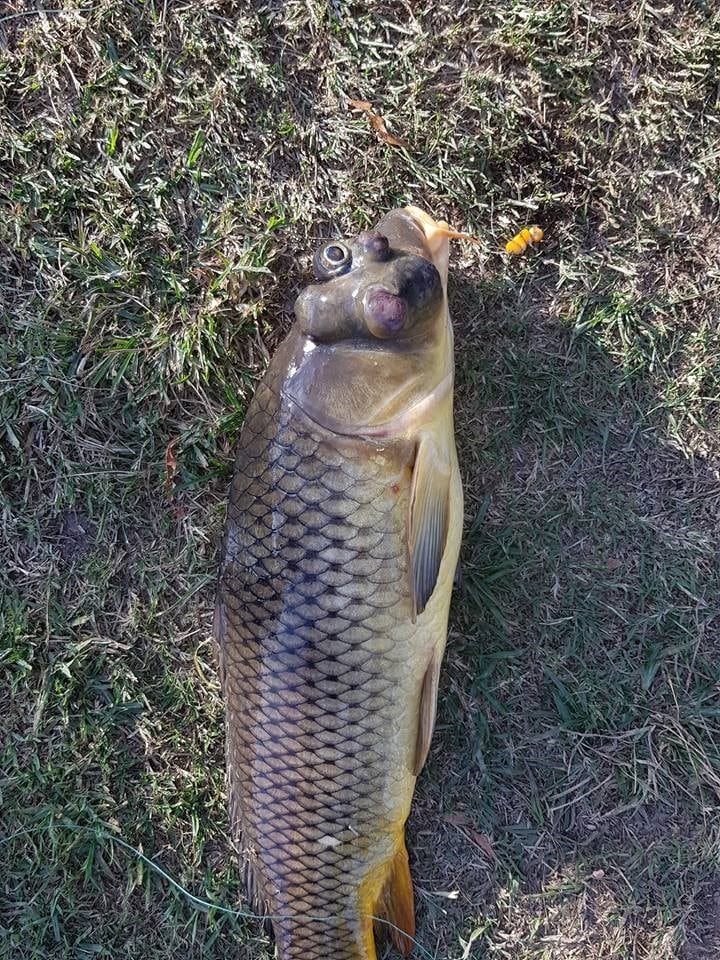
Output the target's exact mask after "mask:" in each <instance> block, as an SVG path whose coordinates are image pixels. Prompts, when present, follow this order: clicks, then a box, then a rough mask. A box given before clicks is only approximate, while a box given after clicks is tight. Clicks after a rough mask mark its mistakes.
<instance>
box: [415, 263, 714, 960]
mask: <svg viewBox="0 0 720 960" xmlns="http://www.w3.org/2000/svg"><path fill="white" fill-rule="evenodd" d="M548 288H549V284H547V283H545V284H544V285H543V284H541V285H528V286H527V287H526V286H521V287H520V288H519V289H518V290H514V289H512V288H510V287H508V286H507V285H506V284H505V285H503V284H502V283H500V282H499V281H497V280H490V281H488V282H487V283H483V284H480V285H477V284H473V283H472V282H471V281H470V280H468V279H467V278H464V277H460V278H459V279H458V281H457V282H456V284H455V289H454V292H453V294H452V298H451V299H452V303H451V309H452V310H453V316H454V323H455V328H456V336H457V345H456V346H457V349H456V355H457V358H458V373H457V390H456V396H457V402H456V409H457V434H458V439H459V446H460V456H461V469H462V470H463V474H464V485H465V491H466V505H467V518H466V532H465V540H464V546H463V557H462V564H463V588H462V590H461V591H460V592H459V594H458V595H457V596H456V598H455V604H454V614H453V618H452V633H451V638H450V642H449V647H448V656H447V661H446V670H445V675H444V679H443V684H442V688H441V698H440V710H439V718H438V728H437V734H436V739H435V741H434V745H433V749H432V752H431V759H430V763H429V766H428V768H427V769H426V771H425V773H424V775H423V777H422V779H421V781H420V783H419V787H418V795H417V799H416V803H415V807H414V812H413V814H412V817H411V829H410V834H411V839H410V844H411V849H412V850H413V851H414V859H415V863H414V875H415V879H416V883H417V886H418V888H419V891H420V892H419V896H418V900H419V906H420V915H421V927H420V936H421V939H423V940H424V942H426V943H433V942H434V941H435V940H439V941H440V943H441V944H442V949H441V950H440V954H439V955H441V956H445V955H446V954H447V956H460V955H461V953H462V949H461V947H460V944H459V943H458V939H457V937H458V933H459V935H460V936H461V937H462V938H463V939H464V940H465V942H467V941H468V938H470V937H471V936H472V935H473V934H474V935H475V937H476V938H477V940H476V941H475V943H476V946H477V948H478V949H479V950H480V954H473V955H483V948H482V946H480V945H484V946H485V948H488V947H490V946H493V945H494V947H495V948H497V949H500V948H501V947H502V949H504V950H505V951H509V953H502V955H503V956H506V955H512V956H515V954H514V953H513V952H512V951H513V945H516V948H518V949H522V950H524V951H525V952H522V954H518V955H522V956H523V957H526V956H543V957H544V956H552V957H555V956H563V957H567V956H575V955H576V953H575V951H574V945H573V938H575V946H576V947H577V948H578V950H577V955H578V956H586V955H587V954H586V953H582V950H581V943H582V944H584V947H583V949H585V950H587V948H588V946H590V945H591V944H592V943H593V942H596V943H598V944H601V943H602V944H604V943H607V942H610V941H612V942H615V943H617V944H618V950H619V952H618V954H617V955H618V956H626V955H630V954H629V953H627V952H623V951H627V950H630V949H631V947H632V944H633V943H635V944H636V945H639V946H638V947H637V948H638V949H639V950H640V951H641V952H640V954H638V955H642V956H687V957H688V958H690V957H692V958H696V957H700V956H708V957H709V956H711V955H715V954H714V953H713V952H712V951H713V950H714V949H715V946H716V945H717V936H718V923H717V909H716V907H713V906H712V905H713V904H714V903H715V900H714V899H713V897H714V895H715V893H716V890H717V857H716V852H715V846H714V844H715V842H716V831H715V829H714V828H713V827H712V818H713V817H715V816H716V815H717V810H718V797H720V751H719V750H718V717H720V707H719V706H718V700H717V693H716V690H717V688H716V684H717V681H718V667H717V663H718V659H717V654H718V643H717V640H718V628H719V627H720V617H719V611H718V604H717V597H718V595H720V577H719V573H718V565H717V539H716V536H717V495H718V486H717V480H716V479H715V477H714V476H713V473H712V470H711V469H710V465H709V464H708V463H704V462H700V461H698V460H692V459H688V458H686V457H685V456H684V455H683V453H682V452H680V451H679V450H678V448H677V445H676V444H675V443H674V442H671V441H669V440H668V437H667V430H666V424H665V423H664V422H663V419H662V416H661V415H660V414H659V413H658V407H659V405H660V402H661V399H662V398H661V395H660V394H661V391H662V390H663V389H664V383H663V379H662V378H663V376H665V377H670V376H671V370H669V369H668V370H666V371H662V370H661V371H660V374H659V375H658V373H657V370H654V371H652V370H650V367H649V365H648V366H646V367H642V365H640V367H638V366H637V365H636V372H635V373H632V372H630V373H629V372H628V367H627V366H625V367H623V366H622V365H619V364H618V363H617V360H616V358H614V357H611V356H609V355H608V350H607V349H606V348H605V345H604V344H601V343H599V342H598V340H597V339H595V338H593V336H592V335H590V334H588V333H587V332H580V333H578V330H577V329H574V327H575V321H574V318H572V317H569V318H567V319H563V318H558V317H556V316H554V315H553V314H552V312H551V310H550V309H549V305H550V301H551V295H550V293H549V292H548ZM608 302H610V303H615V302H617V301H614V300H613V298H612V296H610V298H609V300H608ZM603 309H605V306H603ZM615 319H616V318H615V317H613V316H612V315H611V316H610V321H614V320H615ZM626 346H628V345H627V344H626ZM632 347H633V344H632V343H629V346H628V349H632ZM438 843H439V844H440V853H439V855H438ZM713 911H714V912H713ZM713 918H714V919H713ZM559 929H562V930H563V931H565V936H566V939H565V940H563V942H560V941H559V939H558V935H557V931H558V930H559ZM529 943H532V944H533V945H534V946H533V949H536V950H537V953H533V952H527V951H528V944H529ZM661 950H662V951H665V952H661ZM653 951H655V952H653ZM676 951H679V952H676ZM683 951H686V952H683ZM493 955H494V954H493ZM633 955H635V954H633Z"/></svg>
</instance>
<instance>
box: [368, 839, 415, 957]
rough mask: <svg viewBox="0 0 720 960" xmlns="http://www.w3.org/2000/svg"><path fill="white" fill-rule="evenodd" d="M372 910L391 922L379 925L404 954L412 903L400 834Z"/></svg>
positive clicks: (409, 934) (412, 932)
mask: <svg viewBox="0 0 720 960" xmlns="http://www.w3.org/2000/svg"><path fill="white" fill-rule="evenodd" d="M376 912H377V915H378V917H380V918H381V919H383V920H387V921H389V923H391V924H392V926H391V927H386V925H385V924H383V925H382V926H383V929H384V930H385V931H386V932H389V934H390V938H391V939H392V942H393V944H394V945H395V948H396V949H397V950H399V951H400V953H401V954H402V955H403V956H404V957H407V956H408V954H409V953H410V951H411V950H412V948H413V937H414V936H415V906H414V903H413V886H412V878H411V876H410V864H409V862H408V855H407V850H406V848H405V839H404V838H403V840H402V842H401V844H400V848H399V849H398V852H397V853H396V854H395V857H394V859H393V861H392V864H391V866H390V871H389V873H388V877H387V880H386V882H385V889H384V890H383V892H382V894H381V896H380V900H379V902H378V905H377V908H376Z"/></svg>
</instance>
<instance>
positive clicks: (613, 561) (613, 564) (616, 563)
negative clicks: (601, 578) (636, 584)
mask: <svg viewBox="0 0 720 960" xmlns="http://www.w3.org/2000/svg"><path fill="white" fill-rule="evenodd" d="M621 566H622V560H618V559H617V558H615V557H610V559H609V560H608V562H607V568H608V570H610V571H611V572H612V571H613V570H617V569H618V567H621Z"/></svg>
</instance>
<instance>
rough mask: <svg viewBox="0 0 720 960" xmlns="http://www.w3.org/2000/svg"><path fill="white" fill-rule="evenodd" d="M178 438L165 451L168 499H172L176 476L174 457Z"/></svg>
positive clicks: (175, 459) (175, 460) (175, 458)
mask: <svg viewBox="0 0 720 960" xmlns="http://www.w3.org/2000/svg"><path fill="white" fill-rule="evenodd" d="M178 440H179V437H175V438H174V439H173V440H171V441H170V443H169V444H168V445H167V447H166V449H165V486H166V487H167V490H168V493H169V495H170V499H172V497H173V495H174V492H173V487H174V485H175V475H176V474H177V457H176V456H175V446H176V444H177V442H178Z"/></svg>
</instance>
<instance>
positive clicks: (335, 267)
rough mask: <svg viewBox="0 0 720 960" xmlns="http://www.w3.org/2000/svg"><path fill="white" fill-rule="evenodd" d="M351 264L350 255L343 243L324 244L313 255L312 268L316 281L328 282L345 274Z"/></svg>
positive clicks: (348, 249)
mask: <svg viewBox="0 0 720 960" xmlns="http://www.w3.org/2000/svg"><path fill="white" fill-rule="evenodd" d="M351 264H352V253H351V252H350V248H349V247H347V246H346V245H345V244H344V243H340V242H338V241H333V242H332V243H326V244H324V246H322V247H320V249H319V250H318V251H317V253H316V254H315V258H314V260H313V267H314V270H315V276H316V277H317V278H318V280H330V278H331V277H337V276H339V275H340V274H341V273H346V272H347V271H348V270H349V269H350V266H351Z"/></svg>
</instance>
